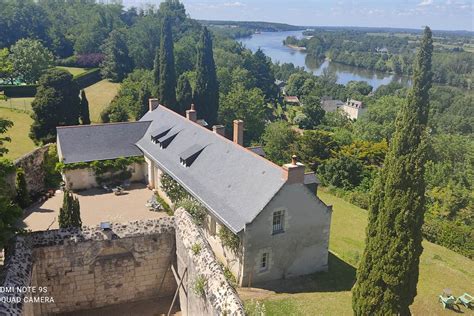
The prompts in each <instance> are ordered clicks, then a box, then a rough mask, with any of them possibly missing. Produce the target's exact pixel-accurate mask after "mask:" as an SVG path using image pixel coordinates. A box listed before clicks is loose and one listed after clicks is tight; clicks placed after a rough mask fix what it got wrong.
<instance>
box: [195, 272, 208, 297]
mask: <svg viewBox="0 0 474 316" xmlns="http://www.w3.org/2000/svg"><path fill="white" fill-rule="evenodd" d="M206 286H207V279H206V277H204V276H203V275H198V276H197V277H196V279H195V280H194V285H193V291H194V294H196V295H198V296H205V295H206Z"/></svg>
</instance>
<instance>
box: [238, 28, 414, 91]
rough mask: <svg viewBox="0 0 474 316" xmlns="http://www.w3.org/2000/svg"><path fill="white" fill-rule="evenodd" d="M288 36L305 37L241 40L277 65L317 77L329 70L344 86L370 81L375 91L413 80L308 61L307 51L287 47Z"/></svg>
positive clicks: (284, 34)
mask: <svg viewBox="0 0 474 316" xmlns="http://www.w3.org/2000/svg"><path fill="white" fill-rule="evenodd" d="M287 36H296V37H297V38H301V37H302V36H303V34H302V31H289V32H262V33H259V34H254V35H252V37H246V38H240V39H238V41H240V42H242V44H244V45H245V46H246V47H247V48H248V49H250V50H252V51H253V52H255V51H256V50H257V49H259V48H260V49H261V50H262V51H263V52H264V53H265V54H266V55H267V56H269V57H270V58H271V59H272V61H273V62H277V61H278V62H280V63H293V64H294V65H295V66H299V67H304V68H305V69H306V70H308V71H310V72H312V73H313V74H315V75H320V74H321V73H322V72H323V70H324V69H326V68H328V69H329V71H331V72H334V73H335V74H336V75H337V82H338V83H341V84H347V83H348V82H349V81H351V80H357V81H367V82H368V83H369V84H370V85H371V86H372V87H373V88H374V90H375V89H377V88H378V87H379V86H381V85H384V84H388V83H390V82H392V81H398V82H400V83H402V84H403V85H407V84H408V83H409V79H408V78H406V77H400V76H396V75H392V74H388V73H383V72H378V71H373V70H368V69H364V68H359V67H354V66H348V65H343V64H340V63H336V62H329V61H327V60H325V61H323V62H320V61H317V60H315V59H314V58H308V57H307V55H306V52H305V51H301V50H296V49H292V48H289V47H286V46H285V45H283V40H284V39H285V38H286V37H287Z"/></svg>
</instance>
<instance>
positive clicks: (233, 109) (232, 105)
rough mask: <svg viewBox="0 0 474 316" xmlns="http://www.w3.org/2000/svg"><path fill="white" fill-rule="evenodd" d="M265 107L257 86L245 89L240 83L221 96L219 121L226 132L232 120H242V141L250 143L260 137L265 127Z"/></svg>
mask: <svg viewBox="0 0 474 316" xmlns="http://www.w3.org/2000/svg"><path fill="white" fill-rule="evenodd" d="M265 118H266V107H265V100H264V96H263V93H262V91H260V89H257V88H253V89H251V90H246V89H244V87H243V86H242V85H241V84H238V85H235V86H234V87H233V88H232V90H231V91H230V92H229V93H228V94H227V95H225V96H223V97H222V100H221V105H220V107H219V122H221V123H222V124H223V125H224V126H225V127H226V130H227V131H228V132H230V131H232V130H233V129H232V124H233V121H234V120H236V119H240V120H243V121H244V122H245V123H244V129H245V131H244V133H245V135H244V142H245V143H246V144H250V143H251V142H252V141H256V140H258V139H259V138H260V135H261V134H262V132H263V130H264V128H265Z"/></svg>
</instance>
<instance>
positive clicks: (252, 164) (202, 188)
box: [137, 106, 285, 233]
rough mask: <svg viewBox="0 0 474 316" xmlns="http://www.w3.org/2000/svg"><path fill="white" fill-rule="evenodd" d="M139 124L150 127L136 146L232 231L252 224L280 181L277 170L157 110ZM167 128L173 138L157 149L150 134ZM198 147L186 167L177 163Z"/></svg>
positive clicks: (162, 109) (176, 116)
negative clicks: (196, 153)
mask: <svg viewBox="0 0 474 316" xmlns="http://www.w3.org/2000/svg"><path fill="white" fill-rule="evenodd" d="M141 121H145V122H146V121H151V125H150V127H149V128H148V131H147V132H146V133H145V134H144V135H143V137H142V138H141V139H140V140H139V141H138V142H137V146H138V147H139V148H140V149H141V150H142V151H143V152H144V154H145V155H146V156H147V157H149V158H150V159H152V160H153V161H154V162H155V163H156V164H157V165H158V166H159V167H160V168H161V169H162V170H164V171H165V172H166V173H168V174H170V175H171V176H172V177H173V178H174V179H175V180H176V181H178V182H179V183H180V184H181V185H182V186H183V187H184V188H185V189H186V190H187V191H188V192H189V193H191V194H192V195H193V196H194V197H195V198H196V199H198V200H199V201H200V202H201V203H202V204H203V205H205V206H206V207H207V208H208V209H209V211H210V212H211V213H213V214H214V216H216V217H217V218H218V219H219V220H220V221H222V222H223V223H224V224H225V225H226V226H227V227H229V228H230V229H231V230H232V231H233V232H234V233H237V232H239V231H241V230H242V229H243V228H244V227H245V224H246V223H250V222H252V221H253V219H254V218H255V217H256V216H257V215H258V214H259V213H260V211H262V210H263V208H264V207H265V206H266V205H267V204H268V202H270V200H271V199H272V198H273V197H274V196H275V194H276V193H277V192H278V191H279V190H280V189H281V187H282V186H283V185H284V183H285V179H284V171H283V169H282V168H281V167H280V166H277V165H275V164H273V163H272V162H270V161H268V160H266V159H264V158H262V157H260V156H258V155H257V154H255V153H253V152H252V151H250V150H247V149H245V148H244V147H241V146H239V145H237V144H235V143H233V142H232V141H230V140H228V139H226V138H225V137H222V136H220V135H218V134H216V133H213V132H212V131H210V130H208V129H206V128H203V127H202V126H199V125H198V124H197V123H194V122H192V121H190V120H188V119H186V118H184V117H183V116H181V115H179V114H177V113H175V112H173V111H171V110H169V109H167V108H165V107H163V106H159V107H158V108H157V109H155V110H154V111H152V112H148V113H147V114H145V115H144V116H143V118H142V119H141ZM169 125H172V126H173V127H172V128H171V130H170V131H169V132H168V134H167V135H173V134H175V133H177V135H176V137H174V139H173V140H172V141H171V143H169V144H168V145H167V147H166V148H163V149H162V148H160V145H159V144H156V143H154V142H152V140H151V133H152V131H156V130H159V129H160V127H161V126H169ZM203 147H204V149H203V150H202V151H201V152H200V153H199V154H198V155H197V157H195V159H194V160H193V161H192V163H191V164H190V165H188V166H186V164H182V163H181V159H182V158H183V156H189V155H191V154H192V153H190V151H191V149H192V148H203Z"/></svg>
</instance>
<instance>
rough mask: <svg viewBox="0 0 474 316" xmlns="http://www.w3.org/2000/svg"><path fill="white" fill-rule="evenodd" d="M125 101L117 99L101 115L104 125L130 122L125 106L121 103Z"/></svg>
mask: <svg viewBox="0 0 474 316" xmlns="http://www.w3.org/2000/svg"><path fill="white" fill-rule="evenodd" d="M121 101H124V99H117V98H115V99H114V100H112V102H111V103H110V105H109V106H108V107H106V108H105V109H104V110H103V111H102V112H101V113H100V119H101V121H102V122H103V123H117V122H128V120H129V119H130V117H129V115H128V111H127V109H126V108H125V105H124V104H123V103H121Z"/></svg>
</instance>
